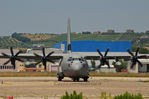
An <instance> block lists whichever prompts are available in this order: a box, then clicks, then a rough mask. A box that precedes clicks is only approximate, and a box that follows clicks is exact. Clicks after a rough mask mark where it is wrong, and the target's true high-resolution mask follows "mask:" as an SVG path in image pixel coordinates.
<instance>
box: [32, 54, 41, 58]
mask: <svg viewBox="0 0 149 99" xmlns="http://www.w3.org/2000/svg"><path fill="white" fill-rule="evenodd" d="M34 55H35V56H36V57H38V58H41V57H42V56H40V55H38V54H36V53H34Z"/></svg>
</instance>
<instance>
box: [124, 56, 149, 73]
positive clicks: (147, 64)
mask: <svg viewBox="0 0 149 99" xmlns="http://www.w3.org/2000/svg"><path fill="white" fill-rule="evenodd" d="M139 61H140V62H141V63H142V65H143V67H141V66H139V65H138V63H137V64H136V65H135V66H134V67H133V68H132V69H130V66H131V62H129V64H128V68H127V70H128V72H130V73H147V72H149V59H139Z"/></svg>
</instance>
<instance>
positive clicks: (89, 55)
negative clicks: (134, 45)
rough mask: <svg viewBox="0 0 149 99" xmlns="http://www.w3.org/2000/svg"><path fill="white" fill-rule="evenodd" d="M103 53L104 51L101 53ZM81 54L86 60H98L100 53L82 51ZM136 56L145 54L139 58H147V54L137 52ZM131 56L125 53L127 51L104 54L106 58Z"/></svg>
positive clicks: (127, 58)
mask: <svg viewBox="0 0 149 99" xmlns="http://www.w3.org/2000/svg"><path fill="white" fill-rule="evenodd" d="M103 55H104V53H103ZM82 56H83V57H84V58H85V59H87V60H92V59H93V60H99V59H100V57H101V56H100V55H99V54H98V53H97V52H87V53H82ZM138 56H145V57H140V59H147V58H149V55H148V54H139V55H138ZM131 57H132V56H131V55H130V54H129V53H127V52H109V53H108V54H107V56H106V59H124V60H129V59H130V58H131Z"/></svg>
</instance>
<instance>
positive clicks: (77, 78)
mask: <svg viewBox="0 0 149 99" xmlns="http://www.w3.org/2000/svg"><path fill="white" fill-rule="evenodd" d="M88 78H89V77H83V78H82V79H83V80H84V82H87V81H88ZM72 80H73V81H74V82H75V81H77V82H79V80H80V78H79V77H74V78H72Z"/></svg>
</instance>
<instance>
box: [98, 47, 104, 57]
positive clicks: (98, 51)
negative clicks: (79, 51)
mask: <svg viewBox="0 0 149 99" xmlns="http://www.w3.org/2000/svg"><path fill="white" fill-rule="evenodd" d="M97 52H98V54H99V55H100V56H102V57H103V55H102V53H101V52H100V50H99V49H97Z"/></svg>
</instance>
